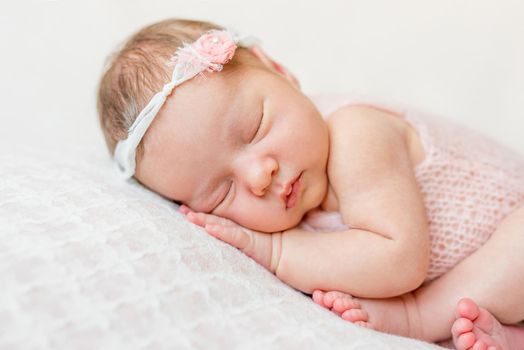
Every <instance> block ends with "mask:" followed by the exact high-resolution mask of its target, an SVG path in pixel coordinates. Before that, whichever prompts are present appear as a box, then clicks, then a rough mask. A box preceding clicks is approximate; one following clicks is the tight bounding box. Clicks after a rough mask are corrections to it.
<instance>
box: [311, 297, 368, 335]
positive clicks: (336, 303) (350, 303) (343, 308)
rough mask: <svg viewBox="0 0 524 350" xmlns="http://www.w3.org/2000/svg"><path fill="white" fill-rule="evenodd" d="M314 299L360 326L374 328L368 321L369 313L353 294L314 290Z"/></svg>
mask: <svg viewBox="0 0 524 350" xmlns="http://www.w3.org/2000/svg"><path fill="white" fill-rule="evenodd" d="M313 301H314V302H315V303H317V304H319V305H321V306H323V307H325V308H327V309H329V310H331V311H333V312H334V313H336V314H337V315H339V316H340V317H342V318H343V319H344V320H346V321H350V322H352V323H354V324H357V325H359V326H363V327H367V328H371V329H374V327H373V325H372V324H371V323H369V322H368V313H367V312H366V310H363V309H362V308H361V306H360V303H359V302H358V300H356V299H354V298H353V297H352V296H351V295H349V294H345V293H342V292H337V291H331V292H323V291H321V290H315V291H314V292H313Z"/></svg>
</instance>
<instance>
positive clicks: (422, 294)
mask: <svg viewBox="0 0 524 350" xmlns="http://www.w3.org/2000/svg"><path fill="white" fill-rule="evenodd" d="M523 225H524V207H521V208H520V209H518V210H517V211H515V212H514V213H512V214H510V215H509V216H508V217H507V218H506V219H505V220H504V221H503V222H502V224H501V225H500V226H499V228H498V229H497V231H496V232H495V233H494V234H493V235H492V237H491V238H490V240H489V241H488V242H487V243H486V244H485V245H484V246H482V247H481V248H480V249H479V250H477V251H476V252H475V253H473V254H472V255H471V256H469V257H468V258H466V259H465V260H463V261H462V262H461V263H459V264H458V265H457V266H456V267H455V268H454V269H452V270H451V271H450V272H448V273H447V274H445V275H444V276H442V277H441V278H439V279H437V280H436V281H434V282H433V283H430V284H428V285H424V286H422V287H421V288H419V289H417V290H415V291H413V292H410V293H407V294H404V295H402V296H400V297H395V298H389V299H365V298H353V297H351V296H350V295H348V294H345V293H342V292H337V291H330V292H323V291H321V290H316V291H314V292H313V300H314V301H315V302H316V303H318V304H319V305H322V306H323V307H326V308H328V309H330V310H332V311H333V312H335V313H337V314H338V315H339V316H341V317H342V318H343V319H345V320H348V321H350V322H354V323H358V324H360V325H363V326H366V327H369V328H373V329H376V330H379V331H383V332H388V333H393V334H398V335H403V336H409V337H412V338H418V339H422V340H425V341H430V342H436V341H442V340H445V339H446V338H447V337H449V335H450V332H451V333H452V335H453V340H454V343H455V346H456V347H457V348H459V349H469V348H472V349H477V348H479V349H483V348H487V347H488V346H495V348H496V349H524V339H523V337H522V334H523V329H522V328H519V327H516V326H512V324H516V323H517V322H520V321H521V320H522V319H524V305H523V304H522V299H523V298H524V290H523V288H522V286H523V285H524V262H522V261H521V260H522V259H521V258H520V256H521V254H522V251H523V249H524V239H523V236H522V227H523ZM500 252H504V256H503V258H501V257H500V254H501V253H500ZM501 295H504V298H501ZM464 296H469V297H471V298H472V299H473V300H475V302H473V301H472V300H470V299H466V300H462V298H463V297H464ZM476 303H478V304H476ZM477 305H480V306H481V307H477ZM488 310H489V311H488ZM455 315H456V316H455ZM467 320H469V322H468V321H467ZM476 343H478V344H479V345H474V344H476ZM482 344H485V345H486V346H485V347H482V346H484V345H482ZM468 346H469V347H468ZM475 346H476V347H475Z"/></svg>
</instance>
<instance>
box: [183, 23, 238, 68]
mask: <svg viewBox="0 0 524 350" xmlns="http://www.w3.org/2000/svg"><path fill="white" fill-rule="evenodd" d="M191 47H193V49H194V50H195V51H196V52H198V53H199V54H200V55H201V56H202V57H204V58H206V59H208V60H209V62H211V63H216V64H225V63H227V62H228V61H229V60H230V59H232V58H233V55H234V54H235V50H236V48H237V46H236V44H235V42H234V41H233V39H232V38H231V34H229V33H228V32H226V31H224V30H221V31H218V30H212V31H210V32H208V33H206V34H204V35H202V36H201V37H200V38H198V40H197V41H195V42H194V43H193V44H192V45H191Z"/></svg>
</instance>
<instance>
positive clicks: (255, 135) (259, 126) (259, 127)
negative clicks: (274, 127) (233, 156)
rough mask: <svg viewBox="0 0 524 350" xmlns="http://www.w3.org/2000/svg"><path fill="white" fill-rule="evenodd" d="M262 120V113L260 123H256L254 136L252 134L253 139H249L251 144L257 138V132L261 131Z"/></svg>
mask: <svg viewBox="0 0 524 350" xmlns="http://www.w3.org/2000/svg"><path fill="white" fill-rule="evenodd" d="M263 120H264V113H262V114H261V116H260V121H259V122H258V127H257V129H256V130H255V134H254V135H253V137H252V138H251V141H250V142H253V140H254V139H255V138H256V137H257V135H258V132H259V131H260V129H261V126H262V121H263Z"/></svg>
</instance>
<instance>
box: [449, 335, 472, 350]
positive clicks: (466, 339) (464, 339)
mask: <svg viewBox="0 0 524 350" xmlns="http://www.w3.org/2000/svg"><path fill="white" fill-rule="evenodd" d="M476 339H477V338H476V337H475V334H473V333H471V332H468V333H464V334H460V335H457V336H456V337H455V336H453V342H454V343H455V347H456V348H457V350H465V349H471V347H472V346H473V344H475V340H476Z"/></svg>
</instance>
